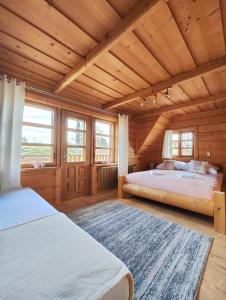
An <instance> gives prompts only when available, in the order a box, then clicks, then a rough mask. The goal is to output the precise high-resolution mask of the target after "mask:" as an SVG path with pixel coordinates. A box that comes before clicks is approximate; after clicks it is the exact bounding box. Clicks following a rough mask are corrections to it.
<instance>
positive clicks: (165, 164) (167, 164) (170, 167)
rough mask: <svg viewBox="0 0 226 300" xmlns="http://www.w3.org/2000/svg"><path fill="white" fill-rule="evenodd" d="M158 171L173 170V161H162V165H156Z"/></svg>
mask: <svg viewBox="0 0 226 300" xmlns="http://www.w3.org/2000/svg"><path fill="white" fill-rule="evenodd" d="M156 169H158V170H175V160H170V159H169V160H164V162H163V163H161V164H159V165H157V167H156Z"/></svg>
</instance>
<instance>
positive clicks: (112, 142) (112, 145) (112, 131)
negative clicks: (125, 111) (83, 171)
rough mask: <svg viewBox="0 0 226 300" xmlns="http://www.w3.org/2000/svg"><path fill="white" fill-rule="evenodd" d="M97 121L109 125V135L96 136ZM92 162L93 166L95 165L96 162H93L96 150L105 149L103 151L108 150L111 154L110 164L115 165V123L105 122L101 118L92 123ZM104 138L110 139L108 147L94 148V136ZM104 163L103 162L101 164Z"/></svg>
mask: <svg viewBox="0 0 226 300" xmlns="http://www.w3.org/2000/svg"><path fill="white" fill-rule="evenodd" d="M97 121H99V122H101V123H105V124H108V125H110V126H111V127H110V135H109V134H96V122H97ZM93 128H94V130H93V162H94V164H97V163H98V161H96V160H95V156H96V149H105V150H110V151H111V152H112V155H111V156H112V161H111V163H115V123H114V122H111V121H107V120H104V119H101V118H94V121H93ZM97 135H98V136H106V137H110V147H96V136H97ZM101 163H104V162H101Z"/></svg>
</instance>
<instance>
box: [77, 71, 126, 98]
mask: <svg viewBox="0 0 226 300" xmlns="http://www.w3.org/2000/svg"><path fill="white" fill-rule="evenodd" d="M76 81H78V82H81V83H83V84H86V85H89V86H90V87H92V88H94V89H96V90H98V91H99V92H102V93H103V94H106V95H108V96H112V97H113V98H116V99H117V98H120V97H122V96H124V95H123V94H121V93H120V92H118V91H117V90H114V89H113V88H112V87H108V86H107V85H105V84H104V83H103V82H101V81H98V80H97V79H96V78H92V77H90V76H88V75H86V74H81V75H80V76H79V77H78V78H77V80H76Z"/></svg>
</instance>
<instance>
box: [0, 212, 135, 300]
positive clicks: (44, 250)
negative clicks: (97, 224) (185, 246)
mask: <svg viewBox="0 0 226 300" xmlns="http://www.w3.org/2000/svg"><path fill="white" fill-rule="evenodd" d="M0 245H1V246H0V247H1V248H0V251H1V255H0V278H1V280H0V299H1V300H14V299H15V300H31V299H32V300H40V299H73V300H87V299H89V300H92V299H101V298H102V297H104V296H105V295H106V294H107V293H109V291H110V290H111V289H112V288H113V287H114V286H115V285H117V284H118V283H119V282H120V280H121V279H122V278H123V277H125V276H127V277H128V280H129V285H130V299H132V297H133V282H132V277H131V274H130V272H129V270H128V269H127V267H126V266H125V265H124V264H123V263H122V262H121V261H120V260H119V259H118V258H116V257H115V256H114V255H113V254H111V253H110V252H109V251H108V250H106V249H105V248H104V247H103V246H102V245H100V244H99V243H98V242H96V241H95V240H94V239H93V238H92V237H91V236H90V235H88V234H87V233H86V232H84V231H83V230H82V229H81V228H79V227H78V226H76V225H75V224H74V223H72V221H71V220H69V219H68V218H67V217H66V216H65V215H64V214H61V213H59V214H56V215H52V216H49V217H46V218H42V219H38V220H34V221H31V222H29V223H26V224H22V225H19V226H15V227H13V228H9V229H6V230H3V231H1V234H0Z"/></svg>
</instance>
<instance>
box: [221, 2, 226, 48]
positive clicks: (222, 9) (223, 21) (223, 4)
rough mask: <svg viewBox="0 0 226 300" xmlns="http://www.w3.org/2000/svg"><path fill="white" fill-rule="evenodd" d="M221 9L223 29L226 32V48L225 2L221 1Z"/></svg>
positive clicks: (225, 37) (225, 42) (225, 43)
mask: <svg viewBox="0 0 226 300" xmlns="http://www.w3.org/2000/svg"><path fill="white" fill-rule="evenodd" d="M220 9H221V20H222V27H223V32H224V45H225V48H226V1H225V0H220Z"/></svg>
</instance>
